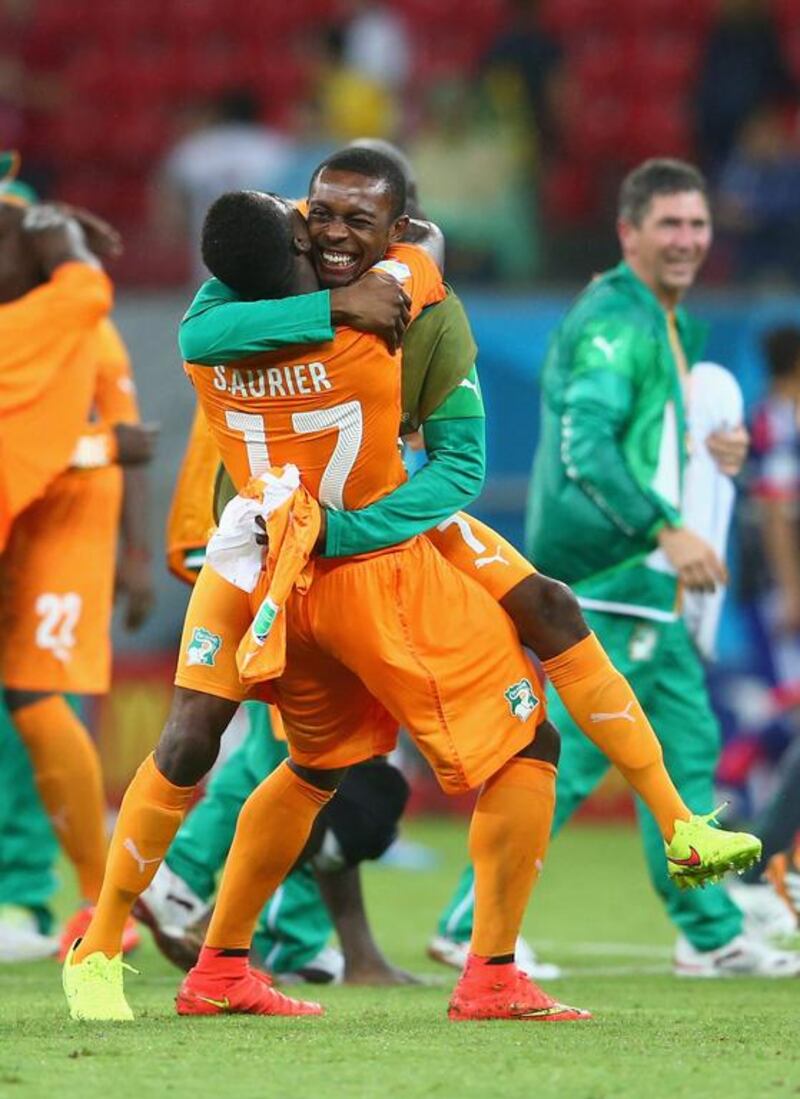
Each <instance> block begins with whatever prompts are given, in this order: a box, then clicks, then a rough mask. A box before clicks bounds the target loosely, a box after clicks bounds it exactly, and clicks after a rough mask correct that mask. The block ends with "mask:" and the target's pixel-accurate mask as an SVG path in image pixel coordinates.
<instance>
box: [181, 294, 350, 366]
mask: <svg viewBox="0 0 800 1099" xmlns="http://www.w3.org/2000/svg"><path fill="white" fill-rule="evenodd" d="M333 336H334V331H333V327H332V325H331V295H330V291H328V290H319V291H317V293H315V294H301V295H299V296H298V297H293V298H281V299H279V300H277V301H242V300H241V299H240V298H239V297H238V295H237V294H236V293H235V292H234V291H233V290H231V288H230V287H229V286H226V285H225V283H224V282H220V280H219V279H208V281H207V282H204V283H203V285H202V286H201V287H200V289H199V290H198V292H197V294H196V295H195V299H194V301H193V302H192V304H191V305H190V306H189V308H188V309H187V311H186V315H185V316H184V318H183V320H182V321H181V326H180V329H179V332H178V344H179V346H180V351H181V355H182V356H183V358H184V359H185V360H186V361H187V362H191V363H200V364H201V365H203V366H217V365H219V364H221V363H226V362H229V361H230V360H231V359H243V358H245V357H246V356H247V355H256V354H258V353H259V352H262V351H276V350H278V349H279V348H281V347H286V346H288V345H291V344H303V343H324V342H326V341H327V340H332V339H333Z"/></svg>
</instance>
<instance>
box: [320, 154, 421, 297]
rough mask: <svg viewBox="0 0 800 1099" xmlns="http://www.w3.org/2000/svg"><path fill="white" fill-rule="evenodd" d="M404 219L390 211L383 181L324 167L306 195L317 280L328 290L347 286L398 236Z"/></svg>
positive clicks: (389, 196)
mask: <svg viewBox="0 0 800 1099" xmlns="http://www.w3.org/2000/svg"><path fill="white" fill-rule="evenodd" d="M407 225H408V218H407V217H406V216H405V215H403V216H401V217H395V216H394V210H393V202H392V195H391V192H390V191H389V188H388V186H387V184H386V183H385V181H384V180H381V179H372V178H370V177H369V176H363V175H361V174H360V173H358V172H344V171H335V170H332V169H327V168H326V169H324V170H323V171H322V172H320V174H319V175H318V176H317V178H316V179H315V180H314V183H313V186H312V188H311V192H310V194H309V196H308V231H309V234H310V236H311V247H312V257H313V260H314V266H315V267H316V269H317V274H318V275H319V280H320V283H321V284H322V286H323V287H324V288H326V289H332V288H334V287H337V286H347V285H348V284H349V283H351V282H353V281H354V280H355V279H357V278H359V277H360V276H361V275H363V274H364V273H365V272H366V271H368V270H369V269H370V267H372V266H374V264H376V263H378V262H379V260H381V259H383V256H384V253H385V252H386V249H387V248H388V247H389V245H390V244H393V243H394V242H395V241H398V240H402V237H403V234H404V232H405V229H406V226H407Z"/></svg>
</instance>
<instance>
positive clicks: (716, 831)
mask: <svg viewBox="0 0 800 1099" xmlns="http://www.w3.org/2000/svg"><path fill="white" fill-rule="evenodd" d="M724 808H725V805H724V804H723V805H720V807H719V809H715V810H714V812H713V813H708V814H706V816H698V815H694V816H692V817H691V819H690V820H676V821H675V835H674V836H673V837H672V841H671V842H670V843H665V844H664V850H665V852H666V856H667V868H668V870H669V876H670V878H671V879H672V881H674V882H675V884H676V885H677V886H678V888H679V889H694V888H696V886H698V885H705V884H706V883H707V882H716V881H720V880H721V879H722V878H723V877H724V876H725V874H727V872H728V871H729V870H735V871H737V872H738V873H742V872H743V871H744V870H746V869H747V868H748V867H749V866H752V865H753V863H754V862H758V860H759V859H760V858H761V840H760V839H759V838H758V837H757V836H751V835H750V834H749V833H748V832H726V831H725V830H724V828H720V827H719V825H718V824H717V816H718V815H719V813H720V812H721V811H722V810H723V809H724Z"/></svg>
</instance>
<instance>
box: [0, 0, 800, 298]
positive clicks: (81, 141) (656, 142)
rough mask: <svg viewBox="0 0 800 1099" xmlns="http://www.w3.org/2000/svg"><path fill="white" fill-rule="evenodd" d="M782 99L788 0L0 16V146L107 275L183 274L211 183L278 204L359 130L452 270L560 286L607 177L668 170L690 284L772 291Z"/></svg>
mask: <svg viewBox="0 0 800 1099" xmlns="http://www.w3.org/2000/svg"><path fill="white" fill-rule="evenodd" d="M798 104H800V0H692V2H691V3H686V0H614V3H609V2H607V0H402V2H401V0H293V2H292V3H290V4H280V5H278V4H273V3H268V2H266V0H171V2H170V3H169V4H166V5H165V4H163V3H161V2H160V0H106V3H104V4H98V3H96V0H71V2H70V3H65V2H64V0H2V2H0V145H1V146H2V147H9V146H17V147H19V148H20V149H21V151H22V153H23V156H24V162H25V165H26V170H27V172H28V174H29V175H30V176H32V179H31V182H33V183H35V184H37V185H38V186H39V187H40V188H41V189H43V190H44V192H45V193H47V194H51V195H55V196H57V197H60V198H63V199H65V200H68V201H74V202H76V203H81V204H85V205H89V206H91V207H93V208H96V209H98V210H99V211H100V212H101V213H104V214H106V215H107V216H108V217H109V218H110V219H112V220H113V221H115V222H117V223H119V224H120V225H121V227H122V229H123V230H127V236H128V241H129V247H128V252H127V257H126V260H125V263H124V270H123V277H127V278H128V279H129V280H131V281H139V282H142V281H144V282H153V281H156V282H158V281H161V282H170V281H180V280H181V279H184V278H186V277H188V276H189V275H190V266H191V262H192V261H191V258H190V257H191V250H190V249H188V248H187V247H185V246H184V245H185V241H186V240H188V239H189V238H190V237H191V236H192V235H194V236H196V226H197V220H198V217H199V216H200V215H199V211H200V209H201V207H202V206H203V204H205V203H206V202H207V200H208V197H209V195H210V194H211V193H213V192H215V191H218V190H219V188H220V187H223V188H225V187H236V186H245V185H248V186H257V187H262V188H267V189H269V188H274V189H277V190H281V191H283V192H284V193H287V194H299V193H302V191H303V190H304V188H305V184H306V181H307V176H308V175H309V171H310V168H311V167H313V165H314V164H315V163H316V162H317V161H318V160H319V158H320V155H321V154H323V153H325V152H327V151H329V150H330V149H332V148H334V147H336V146H338V145H341V144H343V143H345V142H347V141H349V140H351V139H353V138H355V137H359V136H365V135H368V136H377V137H385V138H388V139H391V140H393V141H396V142H399V143H400V144H401V145H402V146H403V147H404V148H406V150H407V151H408V153H409V155H410V157H411V158H412V160H413V162H414V163H415V165H416V167H417V170H418V173H419V175H420V183H421V190H422V193H423V194H424V195H425V196H426V203H427V206H428V209H427V210H426V213H428V214H429V215H430V216H431V217H433V218H435V219H436V220H438V221H440V223H441V224H442V227H443V228H444V230H445V232H446V233H447V236H448V241H449V244H450V256H451V268H450V269H451V272H452V273H453V275H454V277H455V276H458V277H461V278H475V279H480V280H483V281H491V280H499V281H505V282H508V283H523V282H525V281H528V280H530V279H532V278H542V277H544V278H550V279H565V278H569V279H572V278H581V277H583V276H584V275H585V274H586V271H587V269H592V268H596V267H597V266H599V265H601V264H602V263H603V262H606V261H607V260H608V259H609V258H610V257H611V256H613V237H612V236H611V235H610V232H609V225H611V224H613V218H610V216H609V215H610V213H611V210H612V202H613V195H614V194H615V193H616V188H617V184H618V182H619V179H620V177H621V174H622V173H624V172H625V171H626V170H627V169H628V168H629V167H630V166H631V165H632V164H633V163H635V162H637V161H639V160H641V159H642V158H643V157H646V156H649V155H669V154H674V155H678V156H684V157H689V158H692V159H694V160H696V161H697V162H698V163H700V164H701V165H702V166H703V167H704V169H705V170H706V171H707V172H708V173H709V174H710V176H711V178H712V181H713V183H714V186H715V187H717V188H718V192H719V214H720V229H721V246H720V248H718V250H717V256H716V258H715V261H714V262H713V263H712V264H711V265H710V268H709V270H710V275H711V277H712V278H713V277H716V278H718V279H725V280H729V279H737V280H739V279H741V280H757V281H767V282H774V281H775V280H783V281H796V280H797V278H798V277H799V276H800V262H799V261H798V259H797V256H798V255H799V254H800V250H798V248H797V247H796V243H797V240H798V235H799V234H800V201H798V199H797V198H796V196H797V194H798V190H797V187H796V186H795V180H796V179H797V176H798V172H800V128H799V127H798ZM600 227H602V228H600ZM180 241H183V242H184V244H183V245H181V244H180V243H179V242H180Z"/></svg>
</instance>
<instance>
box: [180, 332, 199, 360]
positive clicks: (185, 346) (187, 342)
mask: <svg viewBox="0 0 800 1099" xmlns="http://www.w3.org/2000/svg"><path fill="white" fill-rule="evenodd" d="M178 349H179V350H180V353H181V358H182V359H184V360H185V361H186V362H187V363H191V362H195V361H196V359H197V356H198V355H199V354H200V347H199V345H198V341H197V339H196V338H195V335H194V331H193V329H192V326H191V325H190V324H188V323H184V324H182V325H181V326H180V328H179V329H178Z"/></svg>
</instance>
